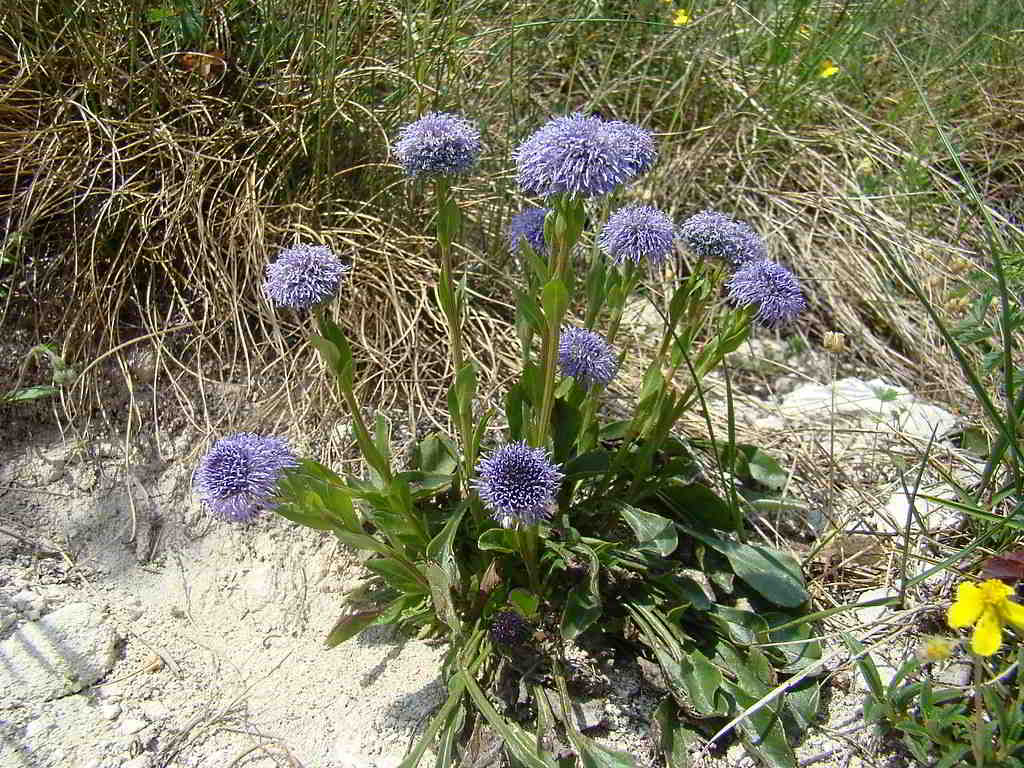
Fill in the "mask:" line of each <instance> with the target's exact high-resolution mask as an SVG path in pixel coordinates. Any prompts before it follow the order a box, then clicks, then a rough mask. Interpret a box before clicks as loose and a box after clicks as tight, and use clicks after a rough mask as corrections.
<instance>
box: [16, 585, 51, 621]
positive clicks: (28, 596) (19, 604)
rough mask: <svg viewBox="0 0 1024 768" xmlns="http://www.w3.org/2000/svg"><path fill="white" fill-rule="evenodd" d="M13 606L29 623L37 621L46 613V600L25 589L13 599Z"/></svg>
mask: <svg viewBox="0 0 1024 768" xmlns="http://www.w3.org/2000/svg"><path fill="white" fill-rule="evenodd" d="M11 604H12V605H13V606H14V607H15V608H17V609H18V610H19V611H21V613H22V615H23V616H24V617H25V618H26V619H28V620H29V621H36V620H37V619H39V617H41V616H42V615H43V614H44V613H46V598H45V597H43V596H42V595H38V594H36V593H35V592H32V591H31V590H28V589H23V590H21V591H20V592H18V593H17V594H15V595H14V596H13V597H12V598H11Z"/></svg>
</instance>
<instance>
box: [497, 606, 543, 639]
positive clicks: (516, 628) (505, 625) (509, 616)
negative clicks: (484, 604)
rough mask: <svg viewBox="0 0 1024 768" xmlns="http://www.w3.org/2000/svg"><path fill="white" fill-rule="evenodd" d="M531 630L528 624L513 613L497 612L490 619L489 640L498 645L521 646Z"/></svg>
mask: <svg viewBox="0 0 1024 768" xmlns="http://www.w3.org/2000/svg"><path fill="white" fill-rule="evenodd" d="M532 629H533V627H532V626H530V622H528V621H527V620H526V619H524V618H523V617H522V616H520V615H519V614H518V613H516V612H515V611H498V612H497V613H496V614H494V618H492V619H491V632H490V634H491V640H493V641H494V642H495V643H496V644H498V645H510V646H516V645H522V644H523V643H524V642H526V639H527V638H528V637H529V636H530V631H531V630H532Z"/></svg>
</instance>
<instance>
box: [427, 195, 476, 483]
mask: <svg viewBox="0 0 1024 768" xmlns="http://www.w3.org/2000/svg"><path fill="white" fill-rule="evenodd" d="M437 207H438V210H437V242H438V245H439V247H440V249H441V276H440V283H439V285H438V297H439V300H440V304H441V309H442V311H443V312H444V315H445V319H446V320H447V321H448V340H449V346H450V349H451V356H452V367H453V369H454V373H455V382H456V383H457V382H458V379H459V374H460V372H461V371H462V369H463V368H464V367H465V365H466V364H467V363H466V357H465V351H464V349H463V345H462V301H463V296H462V291H461V290H460V289H459V286H458V284H457V283H456V281H455V266H454V258H453V256H452V242H453V239H454V237H455V234H456V233H457V232H458V229H459V226H460V219H461V216H460V213H459V209H458V206H457V205H456V204H455V203H454V201H453V200H452V194H451V184H450V182H449V181H448V180H447V179H440V180H439V181H438V182H437ZM469 365H472V363H469ZM453 386H455V384H453ZM472 413H473V404H472V403H471V402H469V403H464V402H462V401H461V399H460V400H459V403H458V412H457V413H453V414H451V417H452V419H454V421H455V428H456V430H457V431H458V433H459V439H460V441H461V443H462V466H461V472H462V489H463V493H464V494H466V495H469V494H470V493H472V491H471V490H470V486H469V481H470V478H471V477H472V476H473V465H474V463H475V461H476V457H475V456H474V455H473V424H472V421H473V419H472Z"/></svg>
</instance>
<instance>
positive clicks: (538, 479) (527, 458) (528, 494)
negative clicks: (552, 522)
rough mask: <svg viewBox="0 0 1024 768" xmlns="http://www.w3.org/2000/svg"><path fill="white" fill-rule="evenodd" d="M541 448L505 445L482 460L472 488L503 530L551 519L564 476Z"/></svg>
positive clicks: (523, 443)
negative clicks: (517, 524)
mask: <svg viewBox="0 0 1024 768" xmlns="http://www.w3.org/2000/svg"><path fill="white" fill-rule="evenodd" d="M559 466H560V465H558V464H554V463H552V461H551V458H550V456H549V455H548V452H547V451H545V450H544V449H543V448H531V447H530V446H529V445H527V444H526V443H525V442H523V441H519V442H515V443H508V444H506V445H503V446H502V447H501V448H497V449H495V450H494V451H492V452H491V453H489V454H487V455H485V456H483V457H482V458H481V459H480V461H479V463H478V464H477V474H478V475H479V477H478V478H477V479H476V480H475V481H474V482H473V487H474V488H476V489H477V491H478V492H479V494H480V499H481V501H483V503H484V506H485V507H487V508H488V509H489V510H490V511H491V515H492V516H493V517H494V519H495V520H497V521H498V523H500V524H501V526H502V527H504V528H511V527H512V526H514V525H515V524H516V523H520V524H522V525H533V524H534V523H538V522H540V521H541V520H549V519H551V514H552V512H553V510H554V507H555V494H557V493H558V489H559V487H560V486H561V484H562V478H563V477H565V475H564V474H562V472H561V471H560V470H559Z"/></svg>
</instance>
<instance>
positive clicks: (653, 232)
mask: <svg viewBox="0 0 1024 768" xmlns="http://www.w3.org/2000/svg"><path fill="white" fill-rule="evenodd" d="M675 235H676V226H675V224H674V223H672V219H670V218H669V216H668V214H666V213H663V212H662V211H659V210H658V209H657V208H652V207H651V206H649V205H636V204H633V205H624V206H623V207H622V208H619V209H618V210H617V211H615V213H613V214H612V215H611V216H609V217H608V221H607V222H605V225H604V226H603V227H602V228H601V234H600V235H599V236H598V238H597V244H598V246H600V248H601V251H602V252H603V253H604V254H605V255H606V256H608V257H609V258H611V259H614V260H615V263H616V264H621V263H622V262H624V261H627V260H628V261H631V262H633V263H634V264H639V263H640V262H641V261H643V260H645V259H646V260H647V261H650V262H651V263H652V264H656V265H657V264H662V263H663V262H664V261H665V259H666V258H667V257H668V256H669V254H671V253H672V246H673V244H674V242H675Z"/></svg>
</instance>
